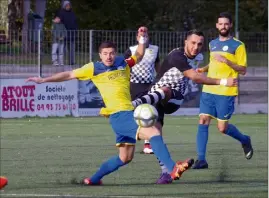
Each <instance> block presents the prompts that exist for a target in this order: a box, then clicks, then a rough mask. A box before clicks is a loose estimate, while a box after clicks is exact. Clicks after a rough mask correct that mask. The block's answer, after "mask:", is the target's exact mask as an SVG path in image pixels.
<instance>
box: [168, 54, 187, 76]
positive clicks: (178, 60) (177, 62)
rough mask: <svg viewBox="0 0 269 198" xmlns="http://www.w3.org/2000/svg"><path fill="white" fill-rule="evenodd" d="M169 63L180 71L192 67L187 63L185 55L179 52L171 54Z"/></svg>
mask: <svg viewBox="0 0 269 198" xmlns="http://www.w3.org/2000/svg"><path fill="white" fill-rule="evenodd" d="M170 64H172V65H173V66H174V67H176V68H177V69H178V70H179V71H181V72H184V71H186V70H189V69H192V67H191V66H190V65H189V64H188V61H187V58H186V56H185V55H184V54H183V53H179V52H175V53H173V54H171V57H170Z"/></svg>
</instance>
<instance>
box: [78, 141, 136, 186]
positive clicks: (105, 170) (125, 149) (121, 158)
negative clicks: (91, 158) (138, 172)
mask: <svg viewBox="0 0 269 198" xmlns="http://www.w3.org/2000/svg"><path fill="white" fill-rule="evenodd" d="M134 151H135V146H134V145H127V144H122V145H120V146H119V155H115V156H113V157H111V158H110V159H109V160H107V161H106V162H104V163H103V164H102V165H101V166H100V168H99V170H98V171H97V172H96V173H95V174H94V175H93V176H91V177H90V178H85V179H84V181H83V183H84V184H86V185H100V184H102V181H101V179H102V178H103V177H104V176H106V175H108V174H110V173H112V172H114V171H116V170H118V169H119V168H120V167H122V166H124V165H126V164H128V163H130V162H131V161H132V159H133V157H134Z"/></svg>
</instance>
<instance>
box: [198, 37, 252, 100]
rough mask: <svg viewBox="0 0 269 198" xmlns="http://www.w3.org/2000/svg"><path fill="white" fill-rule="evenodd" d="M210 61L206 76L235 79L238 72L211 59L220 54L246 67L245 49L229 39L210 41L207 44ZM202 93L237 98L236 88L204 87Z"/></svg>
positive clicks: (241, 44) (238, 42) (240, 44)
mask: <svg viewBox="0 0 269 198" xmlns="http://www.w3.org/2000/svg"><path fill="white" fill-rule="evenodd" d="M209 50H210V60H209V68H208V74H207V76H208V77H210V78H218V79H222V78H229V77H233V78H237V77H238V72H237V71H235V70H234V69H233V68H231V67H230V66H228V65H227V64H225V63H221V62H218V61H217V60H215V59H214V58H213V55H214V54H220V55H222V56H224V57H225V58H227V59H228V60H230V61H231V62H233V63H235V64H237V65H240V66H245V67H246V66H247V54H246V48H245V45H244V43H243V42H241V41H239V40H237V39H235V38H230V39H229V40H226V41H220V40H219V38H217V39H215V40H212V41H211V42H210V43H209ZM203 92H206V93H211V94H216V95H224V96H237V95H238V87H226V86H223V85H204V86H203Z"/></svg>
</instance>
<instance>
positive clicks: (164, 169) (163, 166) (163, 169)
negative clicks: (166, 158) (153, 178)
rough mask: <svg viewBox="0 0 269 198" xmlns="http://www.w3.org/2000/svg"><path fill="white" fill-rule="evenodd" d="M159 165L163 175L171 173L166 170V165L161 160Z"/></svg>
mask: <svg viewBox="0 0 269 198" xmlns="http://www.w3.org/2000/svg"><path fill="white" fill-rule="evenodd" d="M159 164H160V167H161V170H162V173H169V171H168V169H167V168H166V166H165V165H164V163H162V162H161V161H160V160H159Z"/></svg>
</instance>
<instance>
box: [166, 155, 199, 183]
mask: <svg viewBox="0 0 269 198" xmlns="http://www.w3.org/2000/svg"><path fill="white" fill-rule="evenodd" d="M193 163H194V159H187V160H185V161H184V162H181V161H178V162H177V163H176V165H175V167H174V169H173V171H172V172H171V173H170V175H171V177H172V179H173V180H178V179H179V178H180V177H181V175H182V174H183V173H184V172H185V171H186V170H188V169H189V168H190V167H191V166H192V165H193Z"/></svg>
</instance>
